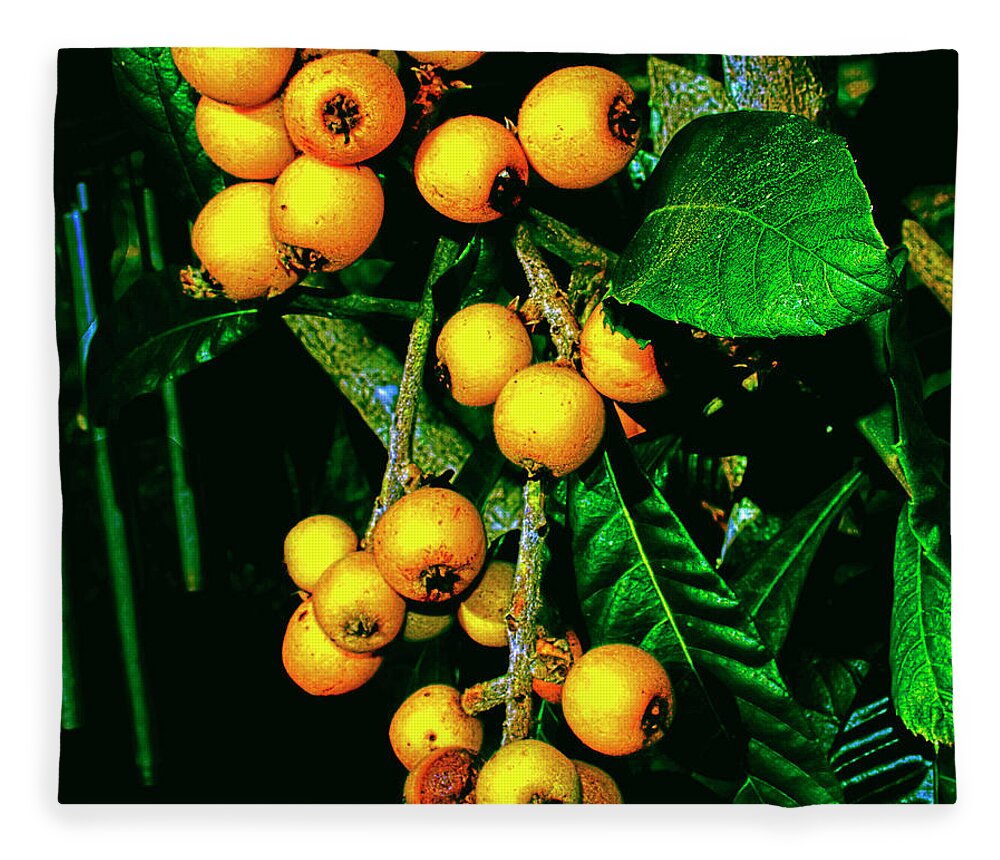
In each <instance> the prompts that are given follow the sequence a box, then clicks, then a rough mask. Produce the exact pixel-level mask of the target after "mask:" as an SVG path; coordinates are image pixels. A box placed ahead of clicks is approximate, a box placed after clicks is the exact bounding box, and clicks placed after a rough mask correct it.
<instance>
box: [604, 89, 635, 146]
mask: <svg viewBox="0 0 1000 860" xmlns="http://www.w3.org/2000/svg"><path fill="white" fill-rule="evenodd" d="M608 128H609V129H610V130H611V134H613V135H614V136H615V137H616V138H618V140H620V141H621V142H622V143H625V144H628V145H629V146H635V144H636V142H637V141H638V140H639V130H640V129H641V128H642V123H641V122H640V121H639V117H638V115H637V114H636V113H635V111H633V110H632V103H631V102H630V101H627V100H626V99H625V98H624V97H623V96H615V99H614V101H613V102H611V107H610V108H608Z"/></svg>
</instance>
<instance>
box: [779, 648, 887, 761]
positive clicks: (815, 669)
mask: <svg viewBox="0 0 1000 860" xmlns="http://www.w3.org/2000/svg"><path fill="white" fill-rule="evenodd" d="M869 669H870V664H869V663H868V662H867V661H866V660H859V659H855V660H849V659H846V658H841V657H815V656H814V657H810V658H806V659H804V660H803V661H802V662H801V664H800V665H798V666H796V667H795V668H794V669H792V670H790V672H789V674H790V676H791V677H790V682H791V683H792V687H793V691H794V693H795V698H796V699H797V700H798V701H799V702H800V703H801V704H803V705H805V706H806V707H807V708H809V712H810V717H811V718H812V724H813V727H814V728H815V729H816V734H817V735H818V736H819V737H820V739H821V740H822V742H823V744H824V747H825V748H826V749H830V748H831V746H832V744H833V741H834V738H835V737H836V736H837V734H838V733H839V732H840V731H841V730H842V729H843V727H844V725H845V724H846V723H847V719H848V717H849V716H850V715H851V712H852V709H853V708H854V707H855V703H856V699H857V695H858V691H859V689H860V688H861V685H862V683H863V682H864V680H865V678H866V677H867V676H868V671H869Z"/></svg>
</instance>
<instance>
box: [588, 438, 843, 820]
mask: <svg viewBox="0 0 1000 860" xmlns="http://www.w3.org/2000/svg"><path fill="white" fill-rule="evenodd" d="M624 468H625V471H624V472H621V471H620V470H619V468H616V467H615V466H614V465H613V464H612V461H611V458H610V455H608V454H605V455H604V456H603V458H602V460H601V461H600V463H599V465H598V466H596V467H595V469H594V472H593V474H591V475H589V476H588V477H587V479H586V480H584V478H582V477H580V476H579V475H573V476H570V485H569V514H570V515H569V525H570V528H571V531H572V537H573V552H574V560H575V565H576V573H577V586H578V591H579V594H580V598H581V605H582V609H583V611H584V613H585V615H586V618H587V621H588V627H589V631H590V635H591V639H592V641H593V642H594V644H601V643H605V642H630V643H633V644H636V645H640V646H641V647H643V648H645V649H647V650H649V651H650V652H651V653H653V654H655V655H656V656H657V658H658V659H660V660H661V661H663V662H664V663H669V664H671V665H673V666H675V667H676V668H675V671H677V672H678V673H679V674H680V675H690V676H692V677H694V678H695V679H696V686H695V687H694V690H693V693H692V695H696V694H697V693H698V690H699V689H700V691H701V695H702V696H705V697H707V698H709V699H714V700H715V703H714V704H713V705H712V708H711V710H712V711H714V712H715V714H716V717H717V719H720V720H721V719H722V718H721V717H720V716H719V715H720V714H721V713H722V712H723V711H724V710H725V703H724V702H723V701H721V699H719V698H718V697H719V695H720V693H719V691H718V686H719V684H720V683H721V685H722V686H723V687H724V688H725V690H726V691H727V692H728V694H729V695H730V696H732V697H733V698H734V699H735V702H736V706H737V707H738V709H739V714H740V719H741V722H742V724H743V730H744V731H745V732H746V733H747V734H748V739H747V745H746V751H745V757H746V772H747V774H748V786H747V790H746V792H745V793H743V795H742V798H741V799H753V800H755V801H758V802H774V803H781V804H783V805H798V804H809V803H830V802H836V801H838V800H839V799H840V791H839V786H838V784H837V782H836V780H835V779H834V777H833V774H832V773H831V771H830V770H829V767H828V765H827V763H826V760H825V757H824V750H823V749H822V745H821V744H819V742H818V740H817V738H816V736H815V735H814V733H813V730H812V727H811V725H810V723H809V719H808V717H807V716H806V714H805V712H804V711H803V709H802V708H801V707H800V706H799V705H798V704H797V703H796V702H795V700H794V699H793V698H792V696H791V694H790V692H789V690H788V688H787V686H786V684H785V681H784V679H783V678H782V676H781V673H780V672H779V670H778V667H777V665H776V663H775V661H774V658H773V656H772V655H771V654H770V653H769V652H768V649H767V647H766V645H765V644H764V642H763V641H762V640H761V638H760V636H759V634H758V633H757V630H756V629H755V627H754V625H753V623H752V622H751V621H750V620H749V618H747V616H746V615H745V614H744V612H743V610H742V608H741V606H740V603H739V600H738V598H737V597H736V595H735V594H733V593H732V591H730V590H729V588H728V587H727V586H726V584H725V582H724V581H723V580H722V578H721V577H720V576H719V575H718V574H717V573H716V572H715V570H713V568H712V566H711V565H710V564H709V563H708V562H707V561H706V560H705V558H704V556H703V555H702V554H701V553H700V552H699V551H698V549H697V547H696V546H695V545H694V543H693V542H692V540H691V538H690V537H689V535H688V533H687V531H686V530H685V528H684V526H683V525H682V524H681V522H680V521H679V520H678V519H677V517H676V516H675V515H674V513H673V511H672V510H671V509H670V507H669V505H668V504H667V503H666V501H665V500H664V498H663V497H662V495H660V493H659V492H658V491H656V490H655V488H652V487H650V486H649V484H648V482H646V481H645V479H642V478H641V477H640V476H639V474H638V471H637V470H635V469H634V468H632V469H630V468H629V467H628V466H627V465H626V466H625V467H624ZM710 691H711V692H710ZM682 701H683V700H682ZM689 707H692V705H689Z"/></svg>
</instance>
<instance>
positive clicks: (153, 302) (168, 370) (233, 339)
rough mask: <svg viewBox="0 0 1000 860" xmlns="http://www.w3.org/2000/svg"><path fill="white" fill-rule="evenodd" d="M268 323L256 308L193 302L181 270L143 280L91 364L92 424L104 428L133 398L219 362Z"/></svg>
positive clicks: (110, 318)
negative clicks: (185, 291)
mask: <svg viewBox="0 0 1000 860" xmlns="http://www.w3.org/2000/svg"><path fill="white" fill-rule="evenodd" d="M261 323H262V321H261V319H260V316H259V314H258V311H257V308H256V307H255V306H252V305H247V304H236V303H234V302H230V301H224V300H202V301H199V300H195V299H191V298H188V297H187V296H185V295H184V294H183V292H182V291H181V284H180V280H179V278H178V270H177V268H176V267H172V268H168V269H165V270H163V271H161V272H152V273H148V274H146V275H144V276H143V277H141V278H139V280H137V281H136V282H135V283H134V284H133V285H132V286H131V287H130V288H129V289H128V290H127V291H126V292H125V293H124V295H122V297H121V298H120V299H119V300H118V301H116V302H115V303H114V304H112V305H111V307H110V308H109V309H108V311H107V313H105V314H104V315H103V316H102V317H101V319H100V320H99V321H98V325H97V332H96V334H95V335H94V339H93V341H92V343H91V347H90V353H89V360H88V362H87V386H88V397H89V402H90V409H91V416H92V418H93V419H94V420H95V421H96V422H97V423H98V424H105V423H106V422H107V419H108V417H109V416H111V415H113V414H114V413H115V412H116V411H117V410H118V409H119V408H120V407H121V406H122V405H123V404H125V403H126V402H128V401H129V400H131V399H132V398H133V397H138V396H139V395H140V394H146V393H148V392H150V391H155V390H156V389H157V388H159V386H160V385H161V384H162V383H164V382H166V381H167V380H170V379H177V378H178V377H180V376H182V375H183V374H185V373H187V372H188V371H190V370H192V369H193V368H195V367H197V366H198V365H200V364H204V363H205V362H207V361H210V360H212V359H213V358H215V357H216V356H218V355H220V354H222V353H223V352H225V351H226V350H228V349H230V348H231V347H233V346H234V345H235V344H237V343H238V342H239V341H241V340H242V339H243V338H245V337H247V336H249V335H250V334H252V333H253V332H255V331H258V330H259V329H260V327H261Z"/></svg>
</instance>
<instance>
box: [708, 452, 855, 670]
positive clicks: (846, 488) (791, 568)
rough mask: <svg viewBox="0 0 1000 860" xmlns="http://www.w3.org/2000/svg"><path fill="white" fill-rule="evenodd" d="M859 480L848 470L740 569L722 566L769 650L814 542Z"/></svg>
mask: <svg viewBox="0 0 1000 860" xmlns="http://www.w3.org/2000/svg"><path fill="white" fill-rule="evenodd" d="M861 480H862V472H860V471H854V472H852V473H851V474H849V475H846V476H844V477H843V478H841V479H840V480H839V481H837V482H835V483H834V484H833V485H832V486H830V487H829V488H827V489H826V490H825V491H824V492H823V493H822V494H821V495H819V496H817V497H816V498H815V499H813V501H812V502H810V503H809V504H808V505H807V506H806V507H804V508H803V509H802V510H801V511H799V513H797V514H796V515H795V516H794V517H793V518H792V519H791V520H789V522H788V523H787V524H786V525H785V527H784V528H783V529H782V530H781V532H780V533H779V534H778V535H777V536H776V537H775V538H774V540H772V541H771V542H770V543H769V544H768V545H767V547H766V548H765V549H764V550H763V551H762V552H760V553H759V554H758V555H757V556H756V557H755V558H754V560H753V562H752V564H751V565H750V566H749V567H748V568H747V569H746V570H745V571H742V572H739V571H729V570H727V569H725V568H724V569H723V571H722V574H723V576H725V577H726V581H727V582H729V584H730V585H731V586H732V588H733V590H734V591H735V592H736V594H737V595H739V598H740V600H741V601H742V603H743V607H744V609H745V611H746V613H747V615H749V616H750V617H751V618H752V619H753V620H754V622H755V623H756V625H757V629H758V630H759V631H760V635H761V637H762V638H763V640H764V642H765V643H766V644H767V646H768V648H770V650H771V653H773V654H777V653H778V651H780V650H781V646H782V645H783V644H784V642H785V637H786V636H787V635H788V629H789V627H790V626H791V623H792V618H793V616H794V614H795V607H796V604H797V603H798V600H799V595H800V594H801V592H802V586H803V585H804V584H805V581H806V574H807V573H808V572H809V568H810V566H811V565H812V562H813V559H814V558H815V557H816V552H817V550H818V549H819V546H820V543H821V542H822V540H823V537H824V535H826V533H827V530H828V529H829V528H830V526H831V524H832V523H833V522H834V521H835V519H836V517H837V516H838V515H839V514H840V512H841V511H842V510H843V509H844V505H845V504H847V502H848V500H849V499H850V498H851V496H852V495H853V494H854V492H855V490H857V489H858V486H859V485H860V483H861Z"/></svg>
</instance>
